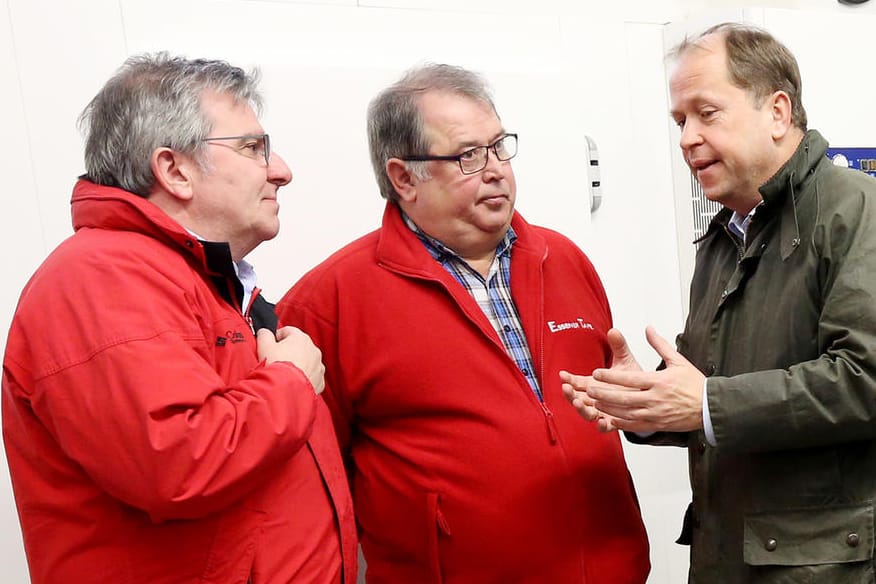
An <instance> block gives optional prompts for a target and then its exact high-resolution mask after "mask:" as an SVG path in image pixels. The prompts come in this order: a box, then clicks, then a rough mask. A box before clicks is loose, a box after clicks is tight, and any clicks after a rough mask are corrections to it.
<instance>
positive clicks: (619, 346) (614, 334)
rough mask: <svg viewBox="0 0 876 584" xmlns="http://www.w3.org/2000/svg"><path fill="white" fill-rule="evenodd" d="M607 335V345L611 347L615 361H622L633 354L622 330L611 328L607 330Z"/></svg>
mask: <svg viewBox="0 0 876 584" xmlns="http://www.w3.org/2000/svg"><path fill="white" fill-rule="evenodd" d="M607 337H608V346H609V347H610V348H611V352H612V354H613V355H614V360H615V361H623V360H624V359H629V358H630V357H632V355H633V354H632V352H631V351H630V346H629V344H628V343H627V339H626V338H625V337H624V335H623V333H622V332H620V331H619V330H618V329H616V328H613V329H610V330H609V331H608V334H607Z"/></svg>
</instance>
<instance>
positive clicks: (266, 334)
mask: <svg viewBox="0 0 876 584" xmlns="http://www.w3.org/2000/svg"><path fill="white" fill-rule="evenodd" d="M256 340H257V341H258V342H260V343H264V342H268V341H276V338H275V337H274V333H272V332H271V330H270V329H266V328H260V329H259V330H257V331H256Z"/></svg>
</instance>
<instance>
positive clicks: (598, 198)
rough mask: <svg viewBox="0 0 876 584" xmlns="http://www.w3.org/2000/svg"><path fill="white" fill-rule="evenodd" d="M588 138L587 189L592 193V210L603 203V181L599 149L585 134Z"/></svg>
mask: <svg viewBox="0 0 876 584" xmlns="http://www.w3.org/2000/svg"><path fill="white" fill-rule="evenodd" d="M584 138H585V139H586V140H587V153H588V157H587V158H588V160H589V165H588V167H587V177H588V181H587V190H588V192H589V195H590V212H591V213H593V212H595V211H596V210H597V209H599V205H601V204H602V182H601V179H600V178H599V149H598V148H597V147H596V142H595V141H594V140H593V138H591V137H590V136H584Z"/></svg>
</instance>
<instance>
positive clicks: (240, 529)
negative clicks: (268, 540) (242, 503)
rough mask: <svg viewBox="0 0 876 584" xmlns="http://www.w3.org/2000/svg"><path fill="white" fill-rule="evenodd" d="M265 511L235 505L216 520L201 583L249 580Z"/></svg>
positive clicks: (218, 583)
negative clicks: (235, 507) (234, 507)
mask: <svg viewBox="0 0 876 584" xmlns="http://www.w3.org/2000/svg"><path fill="white" fill-rule="evenodd" d="M264 518H265V513H264V512H262V511H256V510H253V509H247V508H245V507H238V508H237V509H234V510H232V511H230V512H227V513H226V515H225V516H223V517H222V518H221V520H220V521H218V522H217V525H216V531H215V533H214V536H213V541H212V542H211V544H210V551H209V555H208V557H207V563H206V565H205V566H204V572H203V574H202V576H201V580H200V584H214V583H215V584H238V583H239V584H244V583H245V582H248V581H249V578H250V575H251V573H252V567H253V562H254V560H255V554H256V548H257V547H258V543H259V536H260V535H261V532H262V522H263V521H264Z"/></svg>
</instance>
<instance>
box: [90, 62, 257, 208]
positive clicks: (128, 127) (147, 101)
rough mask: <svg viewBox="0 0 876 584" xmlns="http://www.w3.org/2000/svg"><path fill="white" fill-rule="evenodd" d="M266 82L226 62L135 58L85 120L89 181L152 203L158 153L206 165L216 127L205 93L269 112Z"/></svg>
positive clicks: (98, 98)
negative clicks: (167, 151)
mask: <svg viewBox="0 0 876 584" xmlns="http://www.w3.org/2000/svg"><path fill="white" fill-rule="evenodd" d="M258 79H259V72H258V70H253V71H251V72H250V73H246V72H245V71H244V70H243V69H240V68H239V67H234V66H232V65H230V64H228V63H226V62H225V61H217V60H207V59H194V60H189V59H185V58H183V57H171V56H169V55H168V54H167V53H164V52H161V53H156V54H144V55H136V56H133V57H130V58H128V59H127V60H126V61H125V63H124V64H123V65H122V66H121V68H119V70H118V71H117V72H116V73H115V75H113V77H112V78H110V80H109V81H107V82H106V84H105V85H104V86H103V88H101V90H100V91H99V92H98V94H97V95H96V96H94V98H93V99H92V100H91V102H90V103H89V104H88V106H86V108H85V109H84V110H83V112H82V114H80V116H79V127H80V129H81V130H82V132H83V134H84V135H85V169H86V175H87V178H88V179H89V180H91V181H93V182H95V183H98V184H101V185H108V186H115V187H120V188H123V189H125V190H127V191H130V192H132V193H135V194H137V195H140V196H141V197H146V196H148V194H149V192H150V190H151V188H152V186H153V185H154V183H155V176H154V175H153V173H152V167H151V157H152V153H153V152H154V151H155V149H156V148H162V147H167V148H172V149H173V150H176V151H179V152H184V153H187V154H191V155H192V156H194V157H195V160H197V161H198V163H199V164H201V165H202V167H203V165H204V156H203V153H204V150H205V149H206V146H205V145H204V144H203V143H202V141H203V140H204V139H205V138H207V137H208V136H209V134H210V132H211V131H212V122H211V121H210V120H209V119H207V116H206V115H205V114H204V112H203V110H202V109H201V96H202V94H203V93H204V91H205V90H211V91H215V92H217V93H222V94H227V95H230V96H231V97H232V98H233V99H234V100H235V101H236V102H245V103H248V104H249V105H250V106H251V107H253V109H255V110H256V112H261V104H262V98H261V96H260V95H259V93H258V90H257V84H258Z"/></svg>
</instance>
